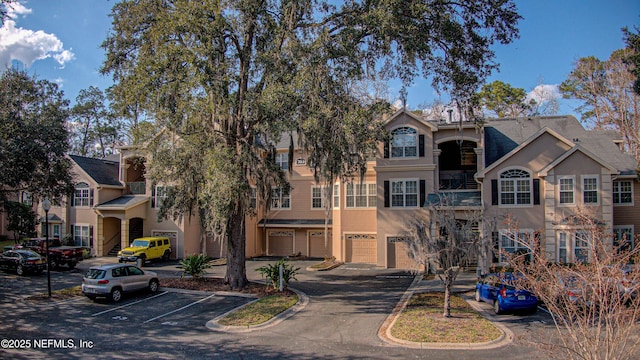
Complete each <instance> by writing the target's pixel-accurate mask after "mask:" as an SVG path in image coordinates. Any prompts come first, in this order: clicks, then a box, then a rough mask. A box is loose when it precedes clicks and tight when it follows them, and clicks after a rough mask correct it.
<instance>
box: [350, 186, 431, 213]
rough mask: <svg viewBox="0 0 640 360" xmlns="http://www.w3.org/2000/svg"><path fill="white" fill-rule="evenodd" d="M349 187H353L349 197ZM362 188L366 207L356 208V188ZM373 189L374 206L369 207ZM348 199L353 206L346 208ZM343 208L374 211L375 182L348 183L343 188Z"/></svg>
mask: <svg viewBox="0 0 640 360" xmlns="http://www.w3.org/2000/svg"><path fill="white" fill-rule="evenodd" d="M349 185H351V186H353V195H351V196H349V195H348V192H349ZM361 185H362V186H364V187H365V189H366V192H367V193H366V195H364V196H365V197H366V199H367V206H357V205H356V203H357V201H356V198H357V196H358V195H357V194H356V192H355V191H356V186H361ZM371 189H374V190H375V192H376V193H375V204H374V205H371V203H370V201H369V198H370V197H372V196H374V195H373V194H371V193H370V190H371ZM389 191H391V187H389ZM349 197H352V198H353V206H348V204H349ZM344 199H345V200H344V208H345V209H346V210H364V209H376V208H377V204H378V185H377V184H376V183H375V182H364V183H348V184H346V186H345V192H344ZM418 202H420V183H419V182H418Z"/></svg>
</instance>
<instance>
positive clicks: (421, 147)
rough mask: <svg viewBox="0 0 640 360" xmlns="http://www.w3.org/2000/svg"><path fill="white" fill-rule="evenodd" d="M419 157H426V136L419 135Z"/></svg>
mask: <svg viewBox="0 0 640 360" xmlns="http://www.w3.org/2000/svg"><path fill="white" fill-rule="evenodd" d="M418 156H420V157H424V134H421V135H418Z"/></svg>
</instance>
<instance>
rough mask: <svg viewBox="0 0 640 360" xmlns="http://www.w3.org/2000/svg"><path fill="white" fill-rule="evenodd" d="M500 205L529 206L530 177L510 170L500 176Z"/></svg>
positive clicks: (526, 173)
mask: <svg viewBox="0 0 640 360" xmlns="http://www.w3.org/2000/svg"><path fill="white" fill-rule="evenodd" d="M500 205H531V175H529V173H528V172H526V171H524V170H518V169H512V170H507V171H505V172H503V173H501V174H500Z"/></svg>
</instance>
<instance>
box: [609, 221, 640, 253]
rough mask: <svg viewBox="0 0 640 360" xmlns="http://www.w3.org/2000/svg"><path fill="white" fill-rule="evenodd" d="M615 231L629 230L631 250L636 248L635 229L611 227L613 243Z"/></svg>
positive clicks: (623, 226) (631, 226)
mask: <svg viewBox="0 0 640 360" xmlns="http://www.w3.org/2000/svg"><path fill="white" fill-rule="evenodd" d="M616 230H631V239H630V240H631V249H633V248H635V246H636V241H635V240H636V239H635V228H634V226H633V225H614V226H613V238H612V240H613V241H615V239H616V234H615V231H616Z"/></svg>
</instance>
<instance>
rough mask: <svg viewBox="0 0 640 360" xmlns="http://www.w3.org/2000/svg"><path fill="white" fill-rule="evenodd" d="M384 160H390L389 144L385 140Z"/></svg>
mask: <svg viewBox="0 0 640 360" xmlns="http://www.w3.org/2000/svg"><path fill="white" fill-rule="evenodd" d="M384 158H385V159H388V158H389V142H388V141H386V140H385V142H384Z"/></svg>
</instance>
